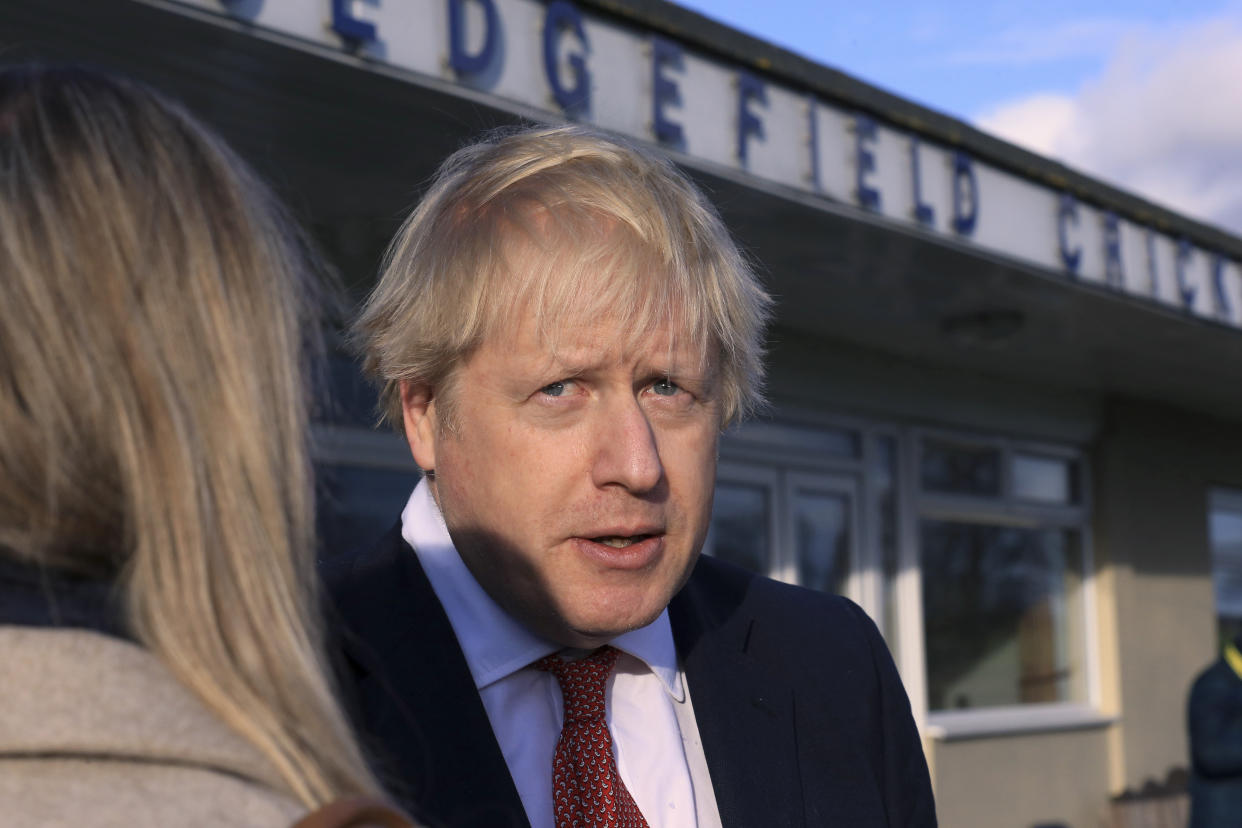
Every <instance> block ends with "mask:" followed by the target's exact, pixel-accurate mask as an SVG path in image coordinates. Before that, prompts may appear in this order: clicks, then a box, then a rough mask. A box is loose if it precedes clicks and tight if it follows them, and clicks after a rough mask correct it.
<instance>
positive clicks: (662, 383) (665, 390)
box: [651, 377, 682, 397]
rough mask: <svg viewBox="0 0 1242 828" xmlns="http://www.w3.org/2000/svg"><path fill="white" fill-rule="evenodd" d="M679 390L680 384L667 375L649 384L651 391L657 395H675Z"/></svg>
mask: <svg viewBox="0 0 1242 828" xmlns="http://www.w3.org/2000/svg"><path fill="white" fill-rule="evenodd" d="M681 390H682V389H681V386H679V385H678V384H677V383H675V382H673V381H672V380H671V379H669V378H668V377H661V378H660V379H658V380H656V381H655V382H654V383H652V384H651V391H652V393H653V394H655V395H656V396H659V397H675V396H677V394H678V392H680V391H681Z"/></svg>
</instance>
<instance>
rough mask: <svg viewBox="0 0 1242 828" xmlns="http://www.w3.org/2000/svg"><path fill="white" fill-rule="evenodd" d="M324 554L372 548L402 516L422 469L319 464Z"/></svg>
mask: <svg viewBox="0 0 1242 828" xmlns="http://www.w3.org/2000/svg"><path fill="white" fill-rule="evenodd" d="M315 474H316V476H317V489H318V491H317V495H318V498H317V499H318V510H317V511H318V525H319V548H320V556H321V557H331V556H332V555H336V554H339V553H341V552H349V551H351V550H358V549H368V548H370V547H371V546H372V545H374V544H375V542H376V541H378V540H379V539H380V538H381V537H382V536H383V535H384V533H385V532H387V531H388V530H389V529H390V528H392V526H393V524H394V523H396V521H397V519H398V518H400V516H401V510H402V509H404V508H405V503H406V501H407V500H409V497H410V492H412V491H414V486H415V485H416V484H417V483H418V478H419V475H418V472H415V471H400V470H394V469H377V468H367V467H363V466H331V465H320V466H316V468H315Z"/></svg>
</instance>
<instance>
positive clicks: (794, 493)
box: [704, 422, 899, 649]
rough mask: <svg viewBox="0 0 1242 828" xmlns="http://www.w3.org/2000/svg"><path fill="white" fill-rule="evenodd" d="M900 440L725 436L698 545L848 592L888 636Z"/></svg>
mask: <svg viewBox="0 0 1242 828" xmlns="http://www.w3.org/2000/svg"><path fill="white" fill-rule="evenodd" d="M897 445H898V441H897V438H896V435H895V434H893V433H891V432H888V431H887V430H884V429H881V428H871V427H863V426H859V427H849V426H836V425H819V426H806V425H799V424H790V423H774V422H761V423H753V424H748V425H746V426H744V427H742V428H741V429H737V430H734V431H732V432H730V433H729V434H728V435H726V436H725V438H724V439H723V440H722V442H721V462H720V464H719V468H718V472H717V477H716V497H715V502H714V505H713V509H712V521H711V528H710V531H709V533H708V537H707V543H706V544H705V546H704V551H705V552H706V553H707V554H710V555H714V556H715V557H718V558H723V559H725V560H727V561H730V562H732V563H734V564H737V565H739V566H742V567H744V568H746V569H749V570H751V571H753V572H758V573H760V574H763V575H767V576H769V577H772V578H776V579H778V580H783V581H786V582H788V583H793V584H799V585H801V586H805V587H809V588H811V589H817V590H821V591H824V592H831V593H836V594H840V595H845V596H846V597H848V598H851V599H852V600H854V601H856V602H857V603H859V604H861V605H862V607H863V608H864V609H865V610H867V612H868V613H869V614H870V615H871V617H872V618H874V619H875V620H876V622H877V624H879V625H880V628H881V630H882V631H884V632H885V634H886V635H888V634H889V633H890V632H891V631H892V630H893V629H895V625H894V621H893V619H894V617H895V615H894V612H895V603H896V602H895V594H894V592H893V590H892V589H891V586H890V584H891V578H892V577H895V572H896V570H897V557H898V555H897V553H898V534H899V533H898V525H897V520H898V510H897V501H898V497H897V477H898V476H897V471H896V463H897ZM894 649H895V648H894Z"/></svg>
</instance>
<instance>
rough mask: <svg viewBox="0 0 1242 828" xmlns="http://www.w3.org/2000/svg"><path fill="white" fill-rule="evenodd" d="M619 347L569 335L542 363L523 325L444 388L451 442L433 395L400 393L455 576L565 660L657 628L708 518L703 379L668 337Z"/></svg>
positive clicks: (535, 340)
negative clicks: (457, 558)
mask: <svg viewBox="0 0 1242 828" xmlns="http://www.w3.org/2000/svg"><path fill="white" fill-rule="evenodd" d="M527 317H529V315H527ZM628 334H629V331H628V330H624V329H622V326H621V325H620V324H619V323H618V322H617V321H616V320H611V319H608V318H597V319H591V320H586V321H579V322H577V323H572V322H571V323H570V324H567V325H562V326H560V328H559V330H558V332H557V336H556V337H555V344H556V347H555V349H553V348H552V347H551V346H550V345H549V344H548V343H547V341H546V340H544V339H542V338H541V337H540V336H539V335H538V332H537V331H535V329H534V324H533V323H532V322H530V321H526V322H521V323H517V324H514V325H512V326H510V327H509V328H508V329H507V330H501V331H498V332H497V333H495V334H493V335H492V336H491V338H490V339H488V340H487V341H486V342H485V343H484V344H483V345H482V346H481V347H480V348H479V349H478V350H476V351H475V352H474V353H473V354H472V355H471V357H470V358H469V359H468V360H467V361H466V362H465V364H464V365H462V366H460V367H459V368H458V370H457V372H456V374H455V376H454V379H453V383H452V387H453V399H454V411H455V427H454V429H452V430H449V429H446V428H445V427H444V423H443V422H438V421H437V411H436V406H437V400H436V397H435V393H434V391H429V390H428V389H420V388H417V387H414V386H404V387H403V389H402V391H403V400H404V404H405V425H406V434H407V437H408V438H409V441H410V446H411V448H412V450H413V452H414V457H415V460H416V461H418V463H419V465H421V466H423V468H434V469H435V481H434V489H433V491H434V492H435V495H436V500H437V502H438V503H439V505H440V510H441V512H442V513H443V515H444V519H445V522H446V523H447V525H448V528H449V533H450V534H451V535H452V537H453V541H454V543H455V545H456V546H457V549H458V552H459V553H460V554H461V557H462V560H463V561H465V563H466V566H467V567H468V568H469V569H470V571H471V572H472V573H473V574H474V577H475V578H476V580H478V582H479V583H480V584H481V585H482V586H483V588H484V589H485V590H486V591H487V593H488V594H489V595H491V596H492V598H493V599H494V600H496V602H497V603H499V604H500V605H501V606H502V607H504V608H505V609H506V610H507V611H508V612H509V613H510V614H511V615H512V616H514V617H515V618H517V619H518V620H519V621H521V622H522V623H523V624H524V625H525V626H527V627H528V628H529V629H531V630H532V631H534V632H536V633H538V634H540V635H542V636H543V637H545V638H547V639H549V640H550V641H553V642H555V643H558V644H561V645H563V646H575V647H594V646H598V645H599V644H602V643H603V642H605V641H607V640H609V639H611V638H613V637H614V636H616V635H618V634H620V633H622V632H625V631H627V630H631V629H635V628H637V627H641V626H644V625H646V624H648V623H650V622H651V621H652V620H654V619H655V618H656V616H658V615H659V614H660V612H661V611H662V610H663V609H664V607H665V606H667V605H668V602H669V600H670V599H671V598H672V597H673V595H674V594H675V593H676V592H677V590H679V589H680V588H681V586H682V584H684V583H685V580H686V578H687V577H688V576H689V574H690V570H691V568H692V567H693V565H694V562H695V560H696V558H697V557H698V553H699V550H700V549H701V548H702V545H703V540H704V537H705V535H706V533H707V527H708V520H709V518H710V514H711V500H712V490H713V485H714V480H715V473H716V440H717V435H718V432H719V426H720V415H719V407H718V403H717V398H716V393H717V392H716V388H715V383H716V378H715V376H713V373H714V372H713V371H712V370H711V368H712V366H707V367H705V366H704V363H705V362H706V361H705V360H701V359H700V358H699V356H700V355H699V351H697V350H695V349H693V348H691V347H690V346H689V344H688V343H684V342H679V341H677V340H671V339H670V331H669V329H668V327H667V326H664V327H658V328H657V329H656V330H655V331H654V332H653V334H652V335H651V336H649V337H645V338H643V339H642V340H641V341H640V342H639V344H638V345H637V346H633V347H631V348H629V349H626V348H625V347H624V345H625V343H626V342H627V341H628V340H629V339H631V337H630V336H628ZM683 339H684V337H683ZM670 343H671V347H670Z"/></svg>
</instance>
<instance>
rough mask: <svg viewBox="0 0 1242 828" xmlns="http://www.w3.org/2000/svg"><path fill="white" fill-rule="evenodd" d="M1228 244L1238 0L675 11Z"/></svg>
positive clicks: (712, 6)
mask: <svg viewBox="0 0 1242 828" xmlns="http://www.w3.org/2000/svg"><path fill="white" fill-rule="evenodd" d="M676 1H677V2H680V3H681V5H684V6H687V7H689V8H693V9H695V10H697V11H700V12H702V13H703V14H706V15H708V16H710V17H713V18H715V19H717V20H719V21H721V22H723V23H727V24H728V25H731V26H733V27H735V28H738V29H741V30H743V31H746V32H749V33H751V34H753V35H756V36H758V37H760V38H762V39H764V40H768V41H771V42H773V43H777V44H779V45H781V46H784V47H785V48H787V49H791V50H792V51H795V52H798V53H800V54H802V55H805V56H806V57H809V58H811V59H812V60H815V61H816V62H818V63H822V64H825V65H828V66H831V67H833V68H836V69H840V70H842V71H844V72H846V73H848V74H850V75H853V76H855V77H857V78H860V79H862V80H864V81H867V82H868V83H872V84H874V85H876V86H879V87H882V88H884V89H887V90H888V91H890V92H893V93H895V94H897V95H900V96H902V97H905V98H909V99H912V100H914V101H917V102H918V103H921V104H923V105H925V106H928V107H930V108H932V109H936V110H939V111H941V112H944V113H946V114H949V115H953V116H955V117H958V118H961V119H963V120H966V121H968V122H971V123H973V124H976V125H977V126H979V127H981V128H983V129H986V130H988V131H990V132H993V133H994V134H996V135H999V136H1000V137H1002V138H1005V139H1007V140H1010V141H1013V142H1014V143H1018V144H1022V145H1023V146H1026V147H1028V148H1030V149H1032V150H1034V151H1036V152H1039V153H1040V154H1043V155H1047V156H1051V157H1054V158H1057V159H1059V160H1061V161H1064V162H1065V163H1067V164H1070V165H1071V166H1074V167H1076V168H1078V169H1080V170H1082V171H1083V172H1085V173H1088V174H1090V175H1094V176H1096V177H1099V178H1102V179H1105V180H1108V181H1110V182H1112V183H1114V184H1116V185H1118V186H1121V187H1123V188H1124V189H1128V190H1132V191H1134V192H1136V193H1138V194H1140V195H1143V196H1146V197H1148V198H1150V199H1152V200H1154V201H1156V202H1158V203H1161V204H1164V205H1166V206H1169V207H1171V208H1173V209H1175V210H1179V211H1182V212H1185V213H1187V214H1189V215H1191V216H1194V217H1196V218H1199V219H1202V220H1204V221H1207V222H1209V223H1214V224H1218V225H1220V226H1222V227H1224V228H1226V229H1228V230H1231V231H1232V232H1234V233H1242V0H1183V2H1177V0H1164V2H1157V0H1129V1H1128V2H1119V1H1118V0H1107V1H1105V0H1080V2H1071V0H1048V1H1047V2H1043V3H1039V4H1034V3H1017V2H1010V3H1006V2H973V3H972V2H965V0H954V2H940V3H936V4H927V3H923V4H920V3H901V2H896V0H872V1H871V2H867V0H863V1H862V2H853V3H848V4H846V3H824V2H812V0H762V2H759V1H758V0H676Z"/></svg>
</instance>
